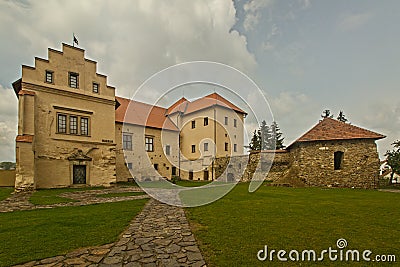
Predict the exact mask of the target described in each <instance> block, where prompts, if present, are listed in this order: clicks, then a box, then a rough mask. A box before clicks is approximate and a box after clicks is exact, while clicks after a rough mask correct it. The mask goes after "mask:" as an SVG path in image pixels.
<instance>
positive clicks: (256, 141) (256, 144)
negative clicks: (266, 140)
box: [249, 130, 261, 151]
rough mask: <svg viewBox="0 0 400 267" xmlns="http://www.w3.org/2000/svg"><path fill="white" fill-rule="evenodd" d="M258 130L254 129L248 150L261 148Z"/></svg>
mask: <svg viewBox="0 0 400 267" xmlns="http://www.w3.org/2000/svg"><path fill="white" fill-rule="evenodd" d="M260 135H261V133H260V130H254V133H253V137H252V138H251V141H250V144H249V148H250V151H257V150H258V151H259V150H261V139H260Z"/></svg>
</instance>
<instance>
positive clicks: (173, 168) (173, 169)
mask: <svg viewBox="0 0 400 267" xmlns="http://www.w3.org/2000/svg"><path fill="white" fill-rule="evenodd" d="M172 175H176V167H172Z"/></svg>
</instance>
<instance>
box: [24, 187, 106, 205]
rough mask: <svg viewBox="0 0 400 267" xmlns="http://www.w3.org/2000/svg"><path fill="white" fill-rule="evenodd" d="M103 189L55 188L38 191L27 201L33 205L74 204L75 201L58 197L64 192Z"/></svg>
mask: <svg viewBox="0 0 400 267" xmlns="http://www.w3.org/2000/svg"><path fill="white" fill-rule="evenodd" d="M97 189H104V187H83V188H55V189H39V190H37V191H35V192H34V193H33V194H32V196H31V197H30V199H29V201H30V202H31V203H32V204H34V205H52V204H58V203H66V202H76V201H77V200H74V199H70V198H65V197H60V196H59V195H60V194H62V193H66V192H77V191H85V190H97Z"/></svg>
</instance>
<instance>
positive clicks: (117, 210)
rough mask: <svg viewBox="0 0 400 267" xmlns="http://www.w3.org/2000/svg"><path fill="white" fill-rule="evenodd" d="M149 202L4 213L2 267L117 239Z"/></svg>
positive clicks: (0, 215)
mask: <svg viewBox="0 0 400 267" xmlns="http://www.w3.org/2000/svg"><path fill="white" fill-rule="evenodd" d="M146 201H147V200H146V199H140V200H133V201H123V202H118V203H106V204H96V205H88V206H81V207H62V208H54V209H40V210H31V211H18V212H11V213H0V240H1V243H0V266H10V265H15V264H19V263H23V262H28V261H32V260H37V259H43V258H47V257H52V256H56V255H61V254H65V253H67V252H69V251H72V250H74V249H77V248H80V247H87V246H97V245H103V244H107V243H111V242H114V241H115V240H116V239H117V237H118V236H119V234H120V233H121V232H122V231H123V230H124V229H125V228H126V227H127V226H128V224H129V222H130V221H131V220H132V218H133V217H134V216H135V215H136V214H138V213H139V212H140V211H141V210H142V208H143V206H144V204H145V203H146Z"/></svg>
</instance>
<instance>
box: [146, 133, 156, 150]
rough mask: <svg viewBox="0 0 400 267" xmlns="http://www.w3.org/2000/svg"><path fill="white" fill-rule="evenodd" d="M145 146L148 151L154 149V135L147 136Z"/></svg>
mask: <svg viewBox="0 0 400 267" xmlns="http://www.w3.org/2000/svg"><path fill="white" fill-rule="evenodd" d="M145 148H146V151H148V152H152V151H154V143H153V137H149V136H146V137H145Z"/></svg>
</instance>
